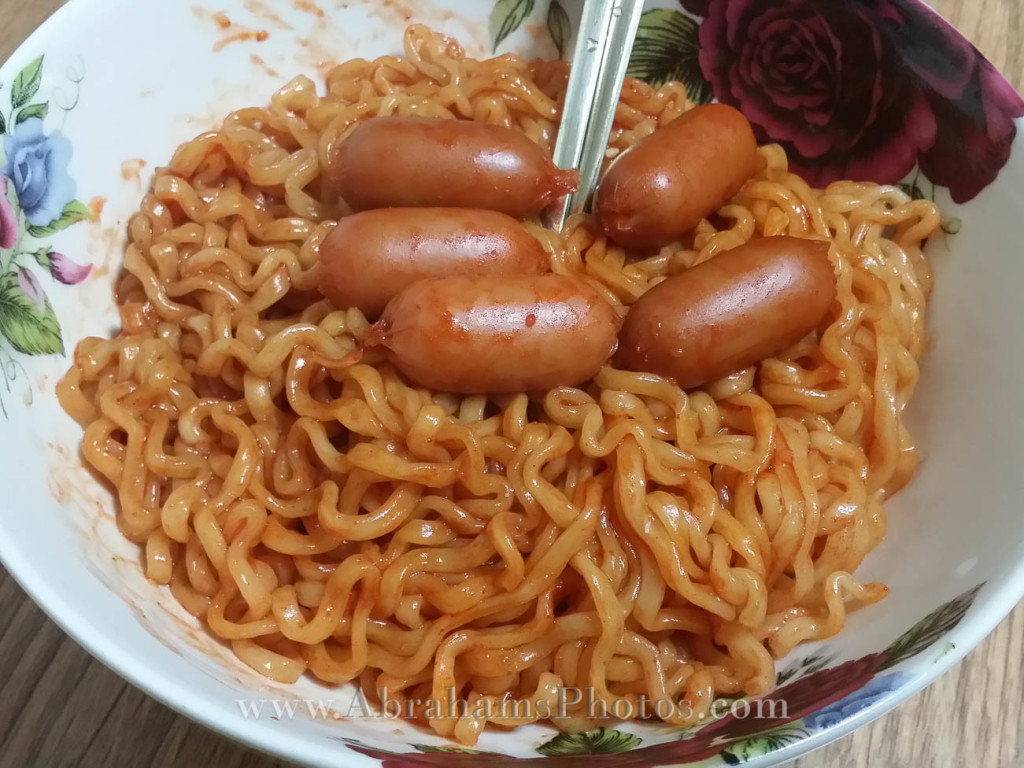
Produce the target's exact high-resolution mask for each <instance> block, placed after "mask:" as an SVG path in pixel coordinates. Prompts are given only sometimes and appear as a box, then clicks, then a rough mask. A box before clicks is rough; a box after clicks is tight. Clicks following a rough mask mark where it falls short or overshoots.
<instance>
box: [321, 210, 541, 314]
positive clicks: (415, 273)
mask: <svg viewBox="0 0 1024 768" xmlns="http://www.w3.org/2000/svg"><path fill="white" fill-rule="evenodd" d="M547 267H548V257H547V254H545V252H544V249H543V248H542V247H541V245H540V243H539V242H538V241H537V239H536V238H534V237H531V236H530V234H529V233H528V232H527V231H526V230H525V229H523V225H522V224H520V223H519V222H518V221H516V220H515V219H513V218H512V217H511V216H506V215H505V214H504V213H498V212H497V211H474V210H471V209H468V208H379V209H377V210H373V211H363V212H362V213H356V214H354V215H352V216H346V217H345V218H343V219H342V220H341V221H339V222H338V225H337V226H336V227H335V228H334V229H332V230H331V232H330V233H329V234H328V235H327V237H326V238H324V241H323V243H322V244H321V245H320V292H321V293H322V294H323V295H324V296H326V297H327V298H329V299H330V300H331V301H332V302H334V305H335V306H337V307H341V308H348V307H358V308H359V309H361V310H362V311H363V314H365V315H366V316H367V317H369V318H376V317H378V316H379V315H380V313H381V312H383V311H384V307H385V306H386V305H387V303H388V301H390V300H391V298H392V297H393V296H394V295H395V294H397V293H398V292H399V291H401V290H402V289H403V288H405V287H406V286H407V285H409V284H410V283H413V282H415V281H416V280H420V279H422V278H424V277H455V276H464V277H474V276H481V277H482V276H485V275H492V276H494V277H501V276H507V275H521V274H537V273H539V272H543V271H545V270H546V269H547Z"/></svg>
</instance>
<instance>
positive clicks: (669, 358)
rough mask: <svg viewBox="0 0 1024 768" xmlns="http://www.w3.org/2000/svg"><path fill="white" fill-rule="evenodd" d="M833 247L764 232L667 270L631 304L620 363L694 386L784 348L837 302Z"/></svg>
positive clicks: (818, 322)
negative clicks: (695, 262) (677, 270)
mask: <svg viewBox="0 0 1024 768" xmlns="http://www.w3.org/2000/svg"><path fill="white" fill-rule="evenodd" d="M828 248H829V246H828V243H824V242H818V241H815V240H801V239H799V238H795V237H765V238H761V239H759V240H752V241H750V242H749V243H747V244H745V245H741V246H740V247H739V248H736V249H734V250H731V251H726V252H725V253H721V254H719V255H718V256H715V257H714V258H712V259H711V260H710V261H705V262H704V263H703V264H698V265H697V266H696V267H693V268H691V269H688V270H686V271H685V272H683V273H681V274H678V275H675V276H674V277H670V278H669V279H667V280H666V281H665V282H663V283H659V284H658V285H656V286H654V288H652V289H651V290H649V291H648V292H647V293H645V294H644V295H643V296H641V297H640V299H639V300H638V301H637V302H636V303H635V304H634V305H633V306H632V307H631V308H630V310H629V315H628V316H627V317H626V322H625V324H624V326H623V328H622V334H621V336H620V339H621V344H620V347H619V353H618V356H617V359H616V363H617V364H619V365H622V366H623V367H625V368H628V369H630V370H634V371H646V372H649V373H656V374H659V375H661V376H668V377H669V378H673V379H675V380H676V382H677V383H678V384H679V386H681V387H683V388H684V389H689V388H691V387H699V386H701V385H702V384H706V383H708V382H711V381H715V380H716V379H719V378H721V377H723V376H726V375H728V374H730V373H733V372H735V371H738V370H742V369H743V368H746V367H748V366H750V365H753V364H754V363H756V362H758V361H760V360H763V359H765V358H766V357H772V356H773V355H777V354H779V353H780V352H782V351H784V350H785V349H786V348H787V347H790V346H792V345H793V344H795V343H796V342H798V341H799V340H800V339H802V338H803V337H804V336H806V335H807V334H808V333H810V332H811V331H813V330H814V329H815V328H817V327H818V326H819V325H820V324H821V322H822V320H824V318H825V316H826V315H827V313H828V310H829V307H830V306H831V305H832V300H833V298H834V297H835V273H834V271H833V269H832V264H831V262H830V261H829V258H828Z"/></svg>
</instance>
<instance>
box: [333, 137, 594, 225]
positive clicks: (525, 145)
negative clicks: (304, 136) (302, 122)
mask: <svg viewBox="0 0 1024 768" xmlns="http://www.w3.org/2000/svg"><path fill="white" fill-rule="evenodd" d="M328 173H329V176H330V178H331V179H333V181H334V183H335V184H336V185H337V187H338V191H339V192H340V193H341V196H342V197H343V198H345V201H346V202H347V203H348V204H349V205H350V206H352V208H353V209H354V210H357V211H363V210H366V209H368V208H389V207H393V208H415V207H431V206H446V207H453V208H487V209H489V210H492V211H501V212H502V213H507V214H508V215H509V216H514V217H515V218H522V217H524V216H527V215H528V214H531V213H534V212H535V211H538V210H540V209H541V208H544V207H545V206H546V205H548V204H549V203H551V202H553V201H554V200H557V199H558V198H559V197H562V196H563V195H567V194H569V193H570V192H573V191H574V190H575V189H576V186H577V185H578V184H579V173H578V172H577V171H562V170H559V169H558V168H557V167H555V164H554V163H552V162H551V158H550V157H548V155H547V153H545V152H544V150H543V149H541V148H540V147H539V146H537V145H536V144H534V143H533V142H532V141H530V140H529V139H528V138H527V137H526V134H524V133H523V132H522V131H517V130H515V129H513V128H506V127H504V126H501V125H490V124H488V123H479V122H474V121H472V120H447V119H443V118H442V119H436V118H425V117H374V118H370V119H369V120H366V121H365V122H362V123H360V124H359V125H357V126H356V127H355V128H354V129H353V130H352V132H351V133H350V134H349V135H348V136H347V137H346V138H345V140H344V141H343V142H342V143H341V146H340V147H338V149H337V151H336V153H335V155H334V157H333V160H332V163H331V168H330V169H329V172H328Z"/></svg>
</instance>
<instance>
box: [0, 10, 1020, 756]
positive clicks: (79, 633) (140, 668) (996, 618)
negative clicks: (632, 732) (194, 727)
mask: <svg viewBox="0 0 1024 768" xmlns="http://www.w3.org/2000/svg"><path fill="white" fill-rule="evenodd" d="M921 6H922V7H924V8H927V9H928V10H929V11H930V12H931V13H932V14H934V17H935V18H936V19H937V20H939V21H940V23H942V24H944V25H946V26H947V27H949V28H950V29H952V30H954V32H955V33H956V34H957V35H958V36H960V37H963V38H964V39H966V37H965V36H964V35H963V34H962V33H961V32H960V31H959V30H958V29H957V28H956V27H954V26H953V25H952V23H951V22H949V21H948V20H947V19H946V18H945V17H944V16H942V15H941V14H940V13H939V12H938V11H937V10H936V9H934V8H932V7H931V6H930V5H928V4H927V3H924V2H922V3H921ZM99 7H100V9H101V11H102V5H101V6H99ZM96 10H97V6H96V5H95V4H94V3H92V2H91V0H67V2H65V3H64V4H63V5H61V6H60V7H58V8H57V9H56V10H55V11H54V12H53V13H52V14H50V16H49V17H48V18H46V19H45V20H44V21H43V22H42V23H41V24H40V25H39V26H38V27H37V28H36V29H35V30H34V31H33V32H31V33H30V34H29V35H28V36H27V37H26V38H25V39H23V40H22V41H21V42H20V43H19V44H18V46H17V47H16V48H15V49H14V50H13V51H12V52H11V54H10V57H9V59H8V60H10V59H14V58H17V57H18V56H19V54H21V52H22V51H23V50H24V49H25V48H27V47H29V46H38V47H40V48H43V49H45V48H46V46H47V43H48V42H49V41H50V40H51V39H52V38H54V37H55V36H57V33H58V31H59V30H63V29H65V28H67V27H70V26H72V25H73V24H74V20H75V19H77V18H79V17H84V16H85V14H87V13H89V14H94V13H95V12H96ZM980 55H983V54H980ZM6 63H7V62H6V61H4V62H0V66H2V65H4V64H6ZM1011 85H1012V83H1011ZM1014 89H1015V90H1017V89H1016V86H1014ZM1015 123H1016V126H1017V129H1018V141H1020V142H1022V143H1024V118H1018V119H1016V120H1015ZM0 564H2V565H3V566H4V567H5V568H6V570H7V572H8V573H9V574H10V575H11V577H12V578H13V579H14V581H15V582H16V583H17V584H18V585H19V586H20V587H21V589H22V590H24V592H25V593H26V594H27V595H28V596H29V597H30V598H31V599H32V601H33V602H34V603H35V604H36V605H37V606H38V607H39V608H40V609H41V610H42V611H43V612H44V613H45V614H46V616H47V617H48V618H49V619H50V620H51V621H53V622H54V623H55V624H56V625H57V626H59V627H60V628H61V630H62V631H63V632H64V633H65V634H66V635H68V636H69V637H70V638H71V639H72V640H74V641H75V642H76V643H77V644H78V645H80V646H81V647H82V648H84V649H85V650H86V651H87V652H88V653H89V654H90V655H91V656H92V657H93V658H95V659H96V660H98V661H99V662H101V663H102V664H103V665H104V666H106V667H107V668H108V669H110V670H111V671H113V672H114V673H116V674H117V675H118V676H119V677H121V678H122V679H124V680H125V681H127V682H128V683H130V684H131V685H133V686H135V687H136V688H138V689H139V690H141V691H142V692H144V693H145V694H146V695H147V696H150V697H152V698H154V699H156V700H157V701H159V702H160V703H161V704H163V705H164V706H167V707H168V708H170V709H171V710H173V711H175V712H176V713H178V714H180V715H183V716H184V717H186V718H188V719H189V720H191V721H192V722H194V723H197V724H199V725H202V726H203V727H206V728H209V729H211V730H213V731H215V732H217V733H219V734H220V735H222V736H225V737H227V738H229V739H231V740H232V741H234V742H236V743H237V744H239V745H240V746H243V747H246V748H250V749H257V750H260V751H262V752H264V753H265V754H268V755H273V756H275V757H279V758H282V759H285V760H290V761H298V762H301V763H303V764H306V765H323V764H325V763H324V761H323V759H322V758H323V757H324V755H323V753H322V751H321V750H320V749H319V748H318V747H317V746H316V744H315V742H311V741H309V740H306V739H303V738H301V737H296V736H292V735H290V734H289V733H288V732H281V731H276V730H274V729H270V728H267V727H265V726H264V725H263V724H262V721H261V720H260V719H259V718H254V719H247V718H243V717H236V716H227V715H225V714H224V713H223V712H222V711H221V710H219V709H211V708H210V706H209V702H208V697H205V696H203V695H201V694H198V693H196V692H194V691H193V690H191V689H189V688H188V687H187V686H186V685H184V684H183V683H181V682H180V681H178V680H176V679H175V678H174V677H173V675H170V674H166V673H165V672H163V671H162V670H161V669H160V668H154V667H153V666H150V665H146V664H144V663H142V662H141V660H140V659H138V658H137V657H136V655H135V654H133V652H132V647H131V646H128V645H127V644H121V643H120V642H119V641H118V640H117V638H116V637H112V636H111V635H109V634H108V633H106V631H105V630H104V629H103V627H102V626H101V625H100V624H99V623H98V622H97V621H96V620H95V618H94V616H93V614H92V613H91V612H90V611H89V610H87V608H85V607H83V606H80V605H77V604H76V603H74V602H72V601H70V600H68V599H66V598H65V597H64V595H62V594H61V592H60V590H59V589H58V588H57V587H56V585H55V584H53V583H51V580H50V579H48V578H47V576H46V575H45V574H44V573H43V572H42V570H41V569H39V568H37V567H35V566H34V565H33V563H32V560H31V558H29V557H26V556H24V555H23V553H22V552H21V551H20V550H19V549H18V548H16V547H14V546H11V545H10V544H9V542H8V540H7V539H6V537H3V536H0ZM1022 600H1024V557H1022V558H1020V559H1019V560H1018V561H1017V562H1016V563H1014V564H1013V567H1012V570H1011V571H1010V573H1009V574H1008V575H1007V577H1006V578H1005V579H1004V580H1003V581H1002V582H1000V583H993V582H989V583H988V584H987V585H986V587H985V589H984V590H983V592H982V595H979V602H978V603H976V604H975V606H974V607H975V610H973V611H971V614H970V616H969V617H965V618H964V620H963V621H962V622H961V623H960V624H959V625H958V626H957V627H956V628H954V629H953V630H952V631H951V632H950V633H949V636H950V637H955V638H956V643H955V647H954V648H953V649H952V650H951V651H950V652H949V653H947V654H945V655H943V656H942V657H941V658H939V659H936V660H935V661H934V662H933V663H931V664H929V665H928V666H927V667H926V669H925V670H924V671H923V672H921V673H920V674H917V675H914V676H912V677H910V678H908V679H907V680H906V681H905V682H904V683H902V684H901V685H900V686H899V687H898V688H896V689H894V690H893V691H891V692H890V693H888V694H886V695H885V696H883V697H882V698H880V699H879V700H878V701H876V702H875V703H874V704H872V705H871V706H870V707H868V708H866V709H864V710H862V711H860V712H858V713H856V714H855V715H853V716H852V717H849V718H847V719H845V720H843V721H842V722H840V723H838V724H836V725H832V726H828V727H826V728H824V729H822V730H818V731H816V732H814V733H813V734H811V735H810V736H807V737H806V738H802V739H800V741H798V742H795V743H793V744H789V745H786V746H784V747H781V748H779V749H777V750H774V751H772V752H771V753H769V754H767V755H764V756H761V757H757V758H754V759H752V760H750V761H748V762H747V763H745V764H746V765H749V766H751V767H752V768H768V766H776V765H782V764H784V763H787V762H789V761H790V760H793V759H796V758H797V757H800V756H803V755H806V754H808V753H810V752H813V751H816V750H818V749H821V748H822V747H825V746H827V745H828V744H831V743H832V742H834V741H837V740H839V739H841V738H843V737H845V736H848V735H849V734H851V733H853V732H854V731H857V730H859V729H860V728H862V727H864V726H866V725H868V724H869V723H872V722H873V721H875V720H877V719H879V718H881V717H882V716H883V715H886V714H888V713H890V712H891V711H893V710H894V709H896V708H897V707H899V706H900V705H902V704H903V703H904V702H906V701H907V700H908V699H910V698H911V697H912V696H914V695H916V694H917V693H919V692H920V691H922V690H923V689H925V688H926V687H928V686H929V685H931V684H932V683H933V682H935V681H936V680H937V679H938V678H940V677H942V676H943V675H945V674H946V673H947V672H948V671H949V670H950V669H952V668H953V667H954V666H955V665H957V664H959V663H960V662H961V661H962V660H963V659H964V657H966V656H967V655H968V654H969V653H970V652H972V651H973V650H975V649H976V648H977V647H978V646H979V645H980V644H981V642H982V641H983V640H984V639H985V638H986V637H987V636H988V635H989V634H990V633H991V632H992V631H993V630H994V629H995V628H996V627H997V626H998V625H999V624H1001V623H1002V622H1003V620H1004V619H1005V618H1006V617H1007V616H1009V614H1010V613H1011V612H1012V611H1013V610H1014V608H1015V607H1016V606H1017V605H1018V603H1020V602H1021V601H1022ZM112 640H113V642H111V641H112ZM412 754H417V753H412ZM345 759H346V761H347V762H346V765H351V766H354V767H357V766H365V767H366V768H370V767H371V766H378V765H380V763H379V761H378V760H376V759H375V758H371V757H369V756H366V755H363V754H360V753H357V752H355V751H352V750H349V751H348V752H347V753H346V756H345Z"/></svg>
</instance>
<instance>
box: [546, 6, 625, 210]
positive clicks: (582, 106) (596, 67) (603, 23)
mask: <svg viewBox="0 0 1024 768" xmlns="http://www.w3.org/2000/svg"><path fill="white" fill-rule="evenodd" d="M643 5H644V4H643V0H586V3H585V5H584V6H583V16H582V18H581V19H580V30H579V34H578V36H577V42H576V52H575V53H574V54H573V59H572V69H571V71H570V74H569V84H568V88H567V90H566V94H565V106H564V108H563V110H562V121H561V124H560V125H559V129H558V139H557V141H556V142H555V151H554V161H555V165H557V166H558V167H559V168H578V169H579V171H580V186H579V189H578V190H576V192H575V193H574V194H572V195H569V196H567V197H565V198H563V199H562V200H559V201H558V202H556V203H555V204H554V205H552V206H551V207H550V208H548V210H547V211H545V224H546V225H547V226H548V227H550V228H551V229H555V230H561V228H562V225H563V224H564V223H565V219H566V217H567V216H568V215H569V214H571V213H576V212H577V211H581V210H584V208H585V207H586V206H587V205H588V204H589V203H590V198H591V197H592V196H593V194H594V190H595V189H596V188H597V181H598V177H599V176H600V173H601V164H602V162H603V160H604V156H605V152H606V149H607V146H608V137H609V135H610V134H611V129H612V123H613V122H614V121H615V110H616V108H617V106H618V103H619V92H620V91H621V89H622V81H623V80H624V79H625V77H626V68H627V67H628V66H629V55H630V52H631V51H632V49H633V40H634V38H635V37H636V31H637V28H638V27H639V25H640V16H641V15H642V13H643Z"/></svg>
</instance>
